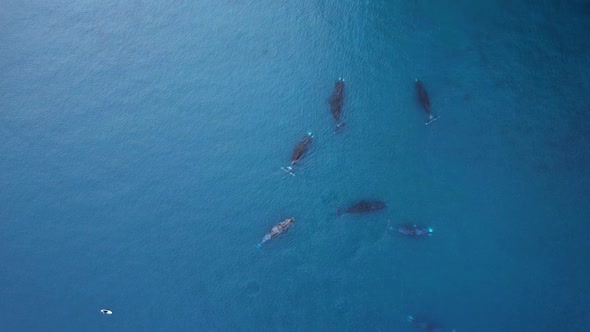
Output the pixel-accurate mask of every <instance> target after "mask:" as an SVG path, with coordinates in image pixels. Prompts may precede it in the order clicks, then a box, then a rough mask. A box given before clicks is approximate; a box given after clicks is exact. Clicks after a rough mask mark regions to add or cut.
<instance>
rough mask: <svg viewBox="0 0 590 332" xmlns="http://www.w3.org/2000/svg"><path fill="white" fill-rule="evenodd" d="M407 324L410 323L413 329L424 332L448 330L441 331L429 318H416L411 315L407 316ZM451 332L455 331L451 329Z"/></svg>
mask: <svg viewBox="0 0 590 332" xmlns="http://www.w3.org/2000/svg"><path fill="white" fill-rule="evenodd" d="M408 322H410V323H411V324H412V325H413V326H414V327H416V328H417V329H420V330H423V331H426V332H443V331H445V330H446V331H448V329H443V328H442V326H441V325H440V324H438V323H437V322H435V321H433V320H432V319H429V318H424V317H419V318H416V317H414V316H412V315H410V316H408ZM451 332H456V330H455V329H452V331H451Z"/></svg>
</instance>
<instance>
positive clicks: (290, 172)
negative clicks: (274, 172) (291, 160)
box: [281, 166, 295, 176]
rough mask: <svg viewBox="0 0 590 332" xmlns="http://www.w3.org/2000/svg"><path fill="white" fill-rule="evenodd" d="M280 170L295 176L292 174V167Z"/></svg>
mask: <svg viewBox="0 0 590 332" xmlns="http://www.w3.org/2000/svg"><path fill="white" fill-rule="evenodd" d="M281 169H282V170H283V171H285V172H287V173H289V174H291V175H293V176H295V173H293V167H292V166H287V167H281Z"/></svg>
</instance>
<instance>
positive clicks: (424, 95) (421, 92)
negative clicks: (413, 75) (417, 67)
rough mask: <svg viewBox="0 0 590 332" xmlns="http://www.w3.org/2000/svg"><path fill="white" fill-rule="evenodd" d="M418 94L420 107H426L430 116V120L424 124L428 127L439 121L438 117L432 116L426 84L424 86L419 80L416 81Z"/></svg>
mask: <svg viewBox="0 0 590 332" xmlns="http://www.w3.org/2000/svg"><path fill="white" fill-rule="evenodd" d="M416 92H417V93H418V101H419V102H420V105H422V107H424V110H425V111H426V114H427V115H428V120H426V123H424V124H426V125H428V124H430V123H431V122H433V121H435V120H437V119H438V115H432V112H431V111H430V98H428V92H427V91H426V88H425V87H424V84H422V81H420V80H419V79H416Z"/></svg>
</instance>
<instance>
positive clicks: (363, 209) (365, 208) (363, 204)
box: [336, 200, 387, 217]
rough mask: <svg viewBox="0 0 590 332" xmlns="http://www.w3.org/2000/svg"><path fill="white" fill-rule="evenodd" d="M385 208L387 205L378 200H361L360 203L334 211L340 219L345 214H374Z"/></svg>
mask: <svg viewBox="0 0 590 332" xmlns="http://www.w3.org/2000/svg"><path fill="white" fill-rule="evenodd" d="M386 207H387V205H386V204H385V202H383V201H380V200H362V201H358V202H356V203H354V204H352V205H350V206H348V207H346V208H343V209H341V208H338V210H337V211H336V215H337V216H338V217H340V216H341V215H343V214H347V213H354V214H358V213H369V212H374V211H379V210H383V209H385V208H386Z"/></svg>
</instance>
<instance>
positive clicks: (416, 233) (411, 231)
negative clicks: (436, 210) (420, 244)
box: [387, 223, 434, 239]
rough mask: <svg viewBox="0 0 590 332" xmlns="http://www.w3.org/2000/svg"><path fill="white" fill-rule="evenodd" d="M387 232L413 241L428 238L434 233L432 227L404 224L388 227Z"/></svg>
mask: <svg viewBox="0 0 590 332" xmlns="http://www.w3.org/2000/svg"><path fill="white" fill-rule="evenodd" d="M387 230H388V231H391V232H395V233H398V234H401V235H402V236H405V237H408V238H413V239H424V238H428V237H430V236H431V235H432V232H434V230H433V229H432V228H431V227H428V226H424V225H416V224H412V223H404V224H401V225H397V226H389V225H388V226H387Z"/></svg>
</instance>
